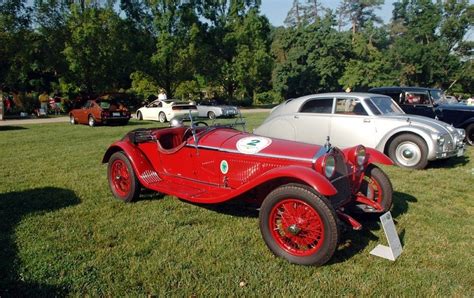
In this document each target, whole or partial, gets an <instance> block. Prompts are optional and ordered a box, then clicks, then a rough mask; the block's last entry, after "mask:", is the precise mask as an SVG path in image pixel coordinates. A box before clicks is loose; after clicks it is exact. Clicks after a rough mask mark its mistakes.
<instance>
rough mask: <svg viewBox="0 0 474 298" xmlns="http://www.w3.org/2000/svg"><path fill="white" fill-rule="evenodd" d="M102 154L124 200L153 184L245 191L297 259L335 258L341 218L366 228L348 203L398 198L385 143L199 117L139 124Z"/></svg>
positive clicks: (190, 190)
mask: <svg viewBox="0 0 474 298" xmlns="http://www.w3.org/2000/svg"><path fill="white" fill-rule="evenodd" d="M173 122H176V121H173ZM201 124H202V125H206V126H201ZM323 139H324V138H323ZM103 163H108V171H107V173H108V174H107V176H108V181H109V187H110V189H111V191H112V193H113V195H114V196H115V197H116V198H118V199H119V200H122V201H124V202H130V201H133V200H135V199H137V198H138V197H139V195H140V190H141V189H142V188H147V189H151V190H154V191H157V192H160V193H164V194H168V195H173V196H176V197H178V198H181V199H183V200H187V201H190V202H194V203H199V204H216V203H221V202H225V201H229V200H232V199H241V200H244V202H246V203H248V204H252V205H256V207H260V215H259V218H260V219H259V220H260V229H261V233H262V236H263V239H264V241H265V243H266V244H267V246H268V247H269V249H270V250H271V251H272V252H273V253H275V254H276V255H277V256H280V257H283V258H285V259H287V260H289V261H290V262H292V263H297V264H304V265H322V264H324V263H325V262H327V261H328V260H329V259H330V258H331V256H332V255H333V254H334V252H335V250H336V248H337V245H338V240H339V237H340V230H339V226H338V222H339V221H341V222H345V223H347V224H348V225H350V226H351V227H353V228H354V229H360V228H361V224H360V223H358V222H357V221H356V220H355V219H354V218H352V217H351V216H350V215H349V214H348V213H347V212H348V210H350V208H349V207H353V206H358V207H359V208H362V210H363V211H366V212H386V211H387V210H389V209H390V207H391V205H392V192H393V190H392V185H391V182H390V179H389V178H388V177H387V175H386V174H385V173H384V172H383V171H382V170H381V169H380V168H379V167H377V166H376V165H375V164H374V163H381V164H386V165H390V164H392V161H391V160H390V159H389V158H388V157H386V156H385V155H383V154H382V153H380V152H378V151H376V150H373V149H370V148H365V147H364V146H360V145H358V146H354V147H350V148H346V149H342V150H340V149H338V148H335V147H332V146H330V144H326V145H324V146H318V145H310V144H304V143H297V142H291V141H285V140H278V139H271V138H266V137H261V136H255V135H252V134H248V133H244V132H242V131H239V130H236V129H235V128H233V127H229V126H207V124H205V123H204V122H196V123H194V122H192V120H191V125H190V126H183V125H182V124H179V125H176V126H172V127H167V128H150V129H139V130H134V131H131V132H129V133H128V134H127V135H126V136H125V137H123V138H122V139H121V140H119V141H117V142H115V143H113V144H112V145H111V146H110V147H109V149H108V150H107V151H106V153H105V155H104V158H103ZM227 245H228V246H229V247H231V246H232V245H231V244H227Z"/></svg>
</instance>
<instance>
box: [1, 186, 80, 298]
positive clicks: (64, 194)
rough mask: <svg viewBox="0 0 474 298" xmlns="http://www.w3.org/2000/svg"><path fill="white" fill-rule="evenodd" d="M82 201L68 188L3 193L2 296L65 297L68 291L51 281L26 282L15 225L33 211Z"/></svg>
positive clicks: (41, 210) (51, 209) (44, 210)
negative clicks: (19, 270) (21, 271)
mask: <svg viewBox="0 0 474 298" xmlns="http://www.w3.org/2000/svg"><path fill="white" fill-rule="evenodd" d="M79 203H80V200H79V198H78V197H77V196H76V195H75V193H74V192H72V191H70V190H68V189H61V188H54V187H46V188H38V189H32V190H27V191H21V192H10V193H4V194H0V218H1V221H0V242H1V243H2V244H1V250H0V268H1V270H0V297H4V296H5V297H6V296H15V297H22V296H47V297H55V296H65V295H66V294H67V290H66V289H65V288H64V287H57V286H53V285H47V284H38V283H30V282H25V281H23V280H22V279H21V277H20V276H19V272H18V271H17V270H18V268H19V264H20V260H19V259H18V256H17V255H18V247H17V246H16V243H15V227H16V226H17V225H18V224H19V222H20V221H21V219H22V218H24V217H25V216H27V215H29V214H32V213H38V214H41V213H46V212H53V211H56V210H59V209H61V208H65V207H68V206H72V205H77V204H79Z"/></svg>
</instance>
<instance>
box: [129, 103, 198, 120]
mask: <svg viewBox="0 0 474 298" xmlns="http://www.w3.org/2000/svg"><path fill="white" fill-rule="evenodd" d="M189 112H191V115H192V117H197V115H198V110H197V107H196V105H193V104H189V103H186V102H177V101H175V100H172V99H167V100H160V99H157V100H155V101H152V102H151V103H150V104H148V105H146V106H144V107H141V108H139V109H138V110H137V119H138V120H158V121H160V122H161V123H164V122H166V121H170V120H171V119H173V118H186V117H189Z"/></svg>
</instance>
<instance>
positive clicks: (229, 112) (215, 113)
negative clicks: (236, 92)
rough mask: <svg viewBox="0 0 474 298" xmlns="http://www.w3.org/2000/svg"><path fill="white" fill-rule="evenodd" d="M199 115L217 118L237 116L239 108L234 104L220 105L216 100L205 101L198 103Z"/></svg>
mask: <svg viewBox="0 0 474 298" xmlns="http://www.w3.org/2000/svg"><path fill="white" fill-rule="evenodd" d="M197 109H198V112H199V117H207V118H209V119H216V118H217V117H228V118H231V117H235V116H237V115H238V114H239V109H238V108H237V107H234V106H227V105H219V104H217V103H216V102H214V101H205V102H201V103H199V104H198V105H197Z"/></svg>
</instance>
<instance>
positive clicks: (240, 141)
mask: <svg viewBox="0 0 474 298" xmlns="http://www.w3.org/2000/svg"><path fill="white" fill-rule="evenodd" d="M210 129H211V130H210V131H208V132H207V133H205V134H203V136H202V137H200V138H199V140H198V146H199V147H205V148H208V149H216V150H220V151H225V152H230V153H237V154H247V155H256V156H264V157H275V158H291V159H302V160H308V161H312V160H313V159H314V158H315V156H316V154H317V153H318V152H319V150H320V149H321V146H318V145H312V144H305V143H299V142H294V141H287V140H281V139H275V138H267V137H262V136H257V135H253V134H249V133H245V132H241V131H238V130H235V129H229V128H210ZM198 136H199V134H198Z"/></svg>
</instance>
